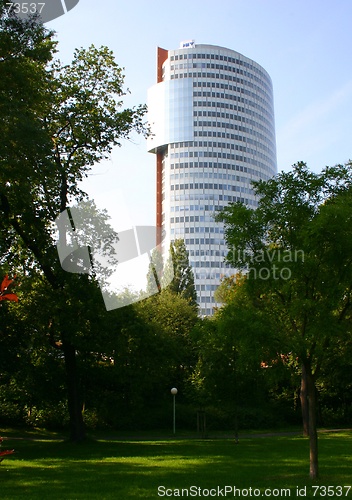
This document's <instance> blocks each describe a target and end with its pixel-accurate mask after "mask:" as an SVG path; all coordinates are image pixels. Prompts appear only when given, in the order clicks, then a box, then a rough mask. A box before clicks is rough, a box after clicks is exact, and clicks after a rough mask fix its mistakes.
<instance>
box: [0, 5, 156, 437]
mask: <svg viewBox="0 0 352 500" xmlns="http://www.w3.org/2000/svg"><path fill="white" fill-rule="evenodd" d="M0 6H1V21H0V82H1V83H0V114H1V136H2V141H1V145H0V181H1V182H0V225H1V229H2V240H1V252H2V255H1V260H2V261H3V262H5V261H7V262H9V261H11V262H12V263H13V264H15V265H16V266H18V267H19V268H22V270H25V272H26V273H29V272H33V270H34V269H35V270H36V272H40V273H42V274H43V276H44V277H45V280H46V283H47V284H48V286H49V287H50V289H51V293H50V294H49V293H48V296H50V300H51V301H53V303H52V304H50V307H48V310H51V311H52V318H51V319H50V321H49V323H48V326H47V328H48V331H49V338H50V339H51V343H52V345H53V346H54V345H55V347H56V348H60V350H61V351H62V353H63V355H64V359H65V366H66V376H67V389H68V407H69V411H70V422H71V439H72V440H76V441H80V440H82V439H84V437H85V432H84V426H83V419H82V407H81V401H80V395H79V382H78V373H77V359H76V354H77V348H76V341H77V337H79V336H81V335H84V331H85V325H86V321H85V316H86V314H87V308H86V307H87V306H86V304H85V303H84V300H83V297H87V294H89V293H90V291H93V289H94V288H95V289H96V288H97V287H96V283H95V281H94V275H93V274H92V273H91V274H88V275H69V274H68V273H64V271H63V270H62V268H61V266H60V263H59V261H58V256H57V252H56V246H55V238H56V236H55V228H54V225H53V222H54V220H55V219H56V217H57V216H58V215H59V214H60V213H62V212H63V211H65V210H66V209H67V208H69V206H70V204H72V203H73V202H74V201H76V202H79V201H82V200H83V199H85V198H86V197H85V194H84V193H83V192H82V190H81V189H80V187H79V182H80V181H81V180H82V179H83V178H84V177H85V176H87V175H88V172H89V170H90V168H91V166H92V165H93V164H94V163H96V162H99V161H100V160H102V159H103V158H106V157H107V156H108V155H109V154H110V152H111V151H112V148H113V147H114V146H117V145H120V139H121V138H128V137H129V136H130V134H131V133H132V132H133V131H136V132H137V133H145V134H146V133H147V129H146V127H145V125H144V123H143V118H144V115H145V112H146V108H145V106H138V107H136V108H131V109H122V105H123V102H122V99H123V96H124V95H125V92H124V90H123V82H124V75H123V72H122V69H121V68H120V67H119V66H118V65H117V63H116V62H115V60H114V56H113V54H112V52H111V51H110V50H109V49H108V48H107V47H102V48H100V49H97V48H95V47H94V46H91V47H90V48H89V49H88V50H86V49H80V50H76V51H75V54H74V59H73V61H72V63H71V64H70V65H67V66H62V65H61V64H60V63H59V62H58V61H55V62H53V63H51V61H52V59H53V56H54V53H55V46H56V42H55V41H54V40H53V33H52V32H50V31H48V30H46V29H45V28H44V27H43V26H42V25H41V24H40V23H39V21H38V19H33V18H29V19H27V20H21V19H19V18H17V17H16V16H15V15H14V14H11V15H10V17H9V16H7V15H6V13H5V9H4V2H3V1H2V2H1V4H0ZM61 236H62V237H65V235H61ZM89 290H90V291H89Z"/></svg>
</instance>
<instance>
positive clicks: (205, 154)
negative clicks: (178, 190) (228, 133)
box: [170, 146, 272, 170]
mask: <svg viewBox="0 0 352 500" xmlns="http://www.w3.org/2000/svg"><path fill="white" fill-rule="evenodd" d="M238 147H240V146H238ZM241 147H242V152H246V153H251V154H253V155H254V154H255V156H256V157H257V158H260V159H261V160H263V161H265V162H266V163H267V164H269V165H271V163H272V158H271V157H269V156H267V155H266V154H264V153H260V152H259V151H255V150H253V149H252V148H245V147H243V146H241ZM248 150H250V151H248ZM188 154H189V157H190V158H223V159H226V160H234V161H241V162H243V163H250V164H252V165H258V164H259V166H261V167H262V168H264V169H265V170H267V169H268V167H267V166H266V165H265V164H264V163H262V162H260V161H259V160H256V159H254V158H249V157H248V156H243V155H235V154H233V153H222V152H220V151H218V152H217V151H214V152H213V151H190V152H189V153H188ZM178 158H179V154H178V153H171V154H170V159H171V160H175V159H178Z"/></svg>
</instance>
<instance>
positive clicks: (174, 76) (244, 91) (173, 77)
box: [170, 72, 271, 102]
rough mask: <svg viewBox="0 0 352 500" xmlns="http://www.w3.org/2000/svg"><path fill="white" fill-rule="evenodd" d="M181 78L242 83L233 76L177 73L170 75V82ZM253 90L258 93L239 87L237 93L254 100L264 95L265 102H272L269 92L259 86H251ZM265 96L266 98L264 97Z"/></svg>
mask: <svg viewBox="0 0 352 500" xmlns="http://www.w3.org/2000/svg"><path fill="white" fill-rule="evenodd" d="M181 78H214V79H216V80H225V81H229V82H236V83H238V84H240V83H241V79H240V78H237V77H236V76H232V75H227V74H226V73H201V72H198V73H195V72H193V73H191V72H189V73H179V74H178V73H176V74H172V75H170V80H178V79H181ZM251 88H253V89H254V90H256V92H253V91H252V90H248V89H246V88H244V87H237V92H241V93H242V94H246V95H249V96H251V97H253V98H257V99H259V98H260V95H259V94H261V95H262V97H261V99H262V100H263V102H270V101H271V92H267V91H266V90H264V89H262V88H261V87H259V86H258V85H254V84H251ZM263 96H264V97H263Z"/></svg>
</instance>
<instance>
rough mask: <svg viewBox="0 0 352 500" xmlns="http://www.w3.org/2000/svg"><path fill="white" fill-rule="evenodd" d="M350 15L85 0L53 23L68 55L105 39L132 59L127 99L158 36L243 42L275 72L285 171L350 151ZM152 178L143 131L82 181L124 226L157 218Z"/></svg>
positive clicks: (136, 94) (250, 3) (203, 0)
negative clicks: (298, 162) (301, 164)
mask: <svg viewBox="0 0 352 500" xmlns="http://www.w3.org/2000/svg"><path fill="white" fill-rule="evenodd" d="M351 21H352V2H351V1H350V0H335V1H334V2H332V1H331V0H291V1H289V0H217V1H216V2H215V1H210V0H192V1H184V0H178V1H174V2H167V1H165V0H163V1H161V0H149V1H143V0H129V1H128V2H126V1H124V2H122V1H116V0H105V1H104V2H96V1H95V0H80V2H79V4H78V5H77V6H76V7H75V8H74V9H73V10H71V11H70V12H68V13H67V14H65V15H64V16H62V17H60V18H57V19H55V20H53V21H51V22H49V23H47V27H48V28H51V29H53V30H54V31H56V38H57V40H58V42H59V45H58V50H59V53H58V57H59V58H60V59H61V60H62V61H63V62H64V63H69V62H70V61H71V60H72V56H73V52H74V50H75V48H79V47H85V48H87V47H89V46H90V45H91V44H94V45H95V46H96V47H99V46H101V45H106V46H108V47H109V48H110V49H111V50H112V51H113V52H114V54H115V58H116V61H117V63H118V64H119V65H120V66H122V67H124V68H125V71H124V72H125V84H126V88H128V89H129V90H130V94H129V95H128V96H127V97H126V99H125V103H126V106H128V107H131V106H134V105H138V104H140V103H146V102H147V90H148V88H149V87H151V86H152V85H154V83H155V82H156V47H157V46H160V47H163V48H165V49H175V48H178V47H179V44H180V42H181V41H182V40H190V39H192V40H195V42H196V43H199V44H201V43H203V44H212V45H219V46H223V47H226V48H229V49H233V50H236V51H237V52H240V53H241V54H243V55H245V56H247V57H249V58H251V59H253V60H254V61H256V62H257V63H259V64H260V65H262V66H263V67H264V68H265V69H266V70H267V71H268V73H269V74H270V76H271V78H272V81H273V87H274V103H275V123H276V143H277V160H278V171H282V170H285V171H287V170H290V168H291V166H292V165H293V164H294V163H296V162H297V161H305V162H306V163H307V164H308V166H309V168H311V169H312V170H313V171H315V172H320V171H321V170H322V168H324V167H325V166H326V165H336V164H339V163H345V162H347V161H348V160H349V159H352V43H351ZM155 183H156V181H155V157H154V155H153V154H150V153H148V152H147V149H146V141H145V140H144V139H143V138H142V137H139V136H137V135H136V136H134V137H133V138H132V140H130V141H128V140H124V141H122V147H120V148H116V149H115V150H114V151H113V153H112V154H111V158H110V159H109V160H108V161H104V162H103V163H101V164H99V165H97V166H95V167H94V168H93V170H92V173H91V175H90V176H89V178H88V179H87V181H85V183H84V185H83V187H84V189H85V190H86V192H87V193H88V194H89V195H90V197H92V198H93V199H94V200H95V202H96V203H97V205H98V207H99V208H102V209H103V208H104V209H106V210H108V212H109V214H110V215H111V223H112V225H113V226H114V228H115V229H116V230H117V231H121V230H124V229H128V228H130V227H131V226H132V225H149V224H150V225H154V224H155ZM122 214H123V215H122Z"/></svg>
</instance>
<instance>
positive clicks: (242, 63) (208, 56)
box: [170, 52, 271, 85]
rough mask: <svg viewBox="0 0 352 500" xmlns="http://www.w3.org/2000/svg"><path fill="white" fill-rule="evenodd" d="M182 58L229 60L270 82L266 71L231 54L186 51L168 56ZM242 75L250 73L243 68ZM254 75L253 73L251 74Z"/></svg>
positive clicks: (173, 58)
mask: <svg viewBox="0 0 352 500" xmlns="http://www.w3.org/2000/svg"><path fill="white" fill-rule="evenodd" d="M184 59H209V60H215V61H225V62H229V63H232V64H236V65H237V66H244V67H245V68H247V69H249V70H251V71H254V72H255V73H257V74H258V75H260V77H261V78H260V80H261V81H262V80H265V81H266V82H268V83H269V85H270V84H271V81H270V78H269V77H268V75H267V74H266V73H264V71H263V70H261V69H260V68H259V67H258V66H256V65H254V64H251V63H248V62H247V61H242V59H238V58H237V57H231V56H223V55H219V54H204V53H202V54H200V53H193V52H191V53H189V52H188V53H186V54H179V55H177V54H176V55H175V56H171V57H170V61H179V60H180V61H182V60H184ZM243 74H244V76H249V75H250V74H251V73H249V72H248V71H246V70H244V71H243ZM253 76H254V75H253Z"/></svg>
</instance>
